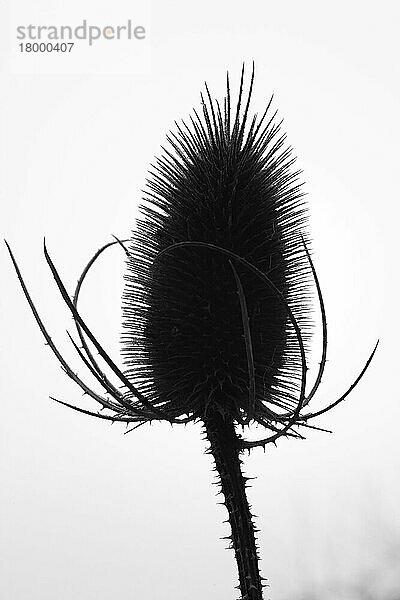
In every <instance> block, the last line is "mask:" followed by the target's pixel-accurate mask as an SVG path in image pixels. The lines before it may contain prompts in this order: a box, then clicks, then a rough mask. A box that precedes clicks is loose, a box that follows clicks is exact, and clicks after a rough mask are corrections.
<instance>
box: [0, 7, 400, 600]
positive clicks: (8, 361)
mask: <svg viewBox="0 0 400 600" xmlns="http://www.w3.org/2000/svg"><path fill="white" fill-rule="evenodd" d="M7 5H8V6H7ZM68 5H69V6H68V7H65V6H62V5H61V3H60V2H54V1H52V2H50V0H37V1H36V2H34V3H30V5H29V3H28V1H27V0H13V7H11V4H9V3H6V4H4V3H2V7H1V9H0V11H1V14H0V22H1V40H0V44H1V45H0V49H1V55H0V67H1V79H0V98H1V107H0V173H1V178H0V181H1V184H0V203H1V207H0V209H1V218H0V229H1V237H6V238H7V240H8V241H9V243H10V244H11V245H12V247H13V249H14V251H15V254H16V256H17V259H18V260H19V262H20V266H21V268H22V269H23V273H24V274H25V276H26V281H27V283H28V284H29V287H30V290H31V292H32V295H33V297H34V298H35V300H36V301H37V304H38V307H40V311H41V313H42V314H43V317H45V320H46V323H47V324H48V326H49V329H50V331H51V333H52V335H53V337H54V339H55V340H56V341H57V343H59V344H60V346H61V347H62V348H63V349H65V353H66V355H67V357H68V358H69V359H71V362H73V363H74V364H75V365H76V367H75V368H76V370H77V371H79V373H80V374H84V370H83V365H81V363H80V361H79V358H77V357H76V356H75V355H74V351H73V349H71V348H70V344H69V342H68V339H67V336H66V334H65V329H66V328H67V327H68V328H71V327H72V321H71V318H70V317H69V316H68V314H67V312H66V310H65V309H64V306H63V305H62V301H61V299H60V297H59V295H58V293H57V291H56V289H55V285H54V282H53V279H52V277H51V274H50V273H49V271H48V269H47V268H46V265H45V261H44V258H43V255H42V238H43V236H44V235H46V238H47V242H48V247H49V250H50V251H51V253H52V256H53V258H54V260H55V262H56V265H57V266H58V267H59V268H60V271H61V273H62V274H63V276H64V277H65V282H66V284H67V287H68V289H69V290H71V291H72V289H73V286H74V284H75V282H76V278H77V276H78V274H79V273H80V271H81V270H82V268H83V266H84V265H85V263H86V262H87V260H88V259H89V258H90V256H91V254H92V253H93V252H94V251H95V250H96V249H97V248H98V247H100V246H101V245H102V244H103V243H105V242H107V241H109V240H110V236H111V234H116V235H119V236H121V237H129V235H130V231H131V229H132V228H133V227H134V226H135V218H136V216H137V207H138V204H139V202H140V199H141V195H142V193H141V189H142V188H143V187H144V185H145V179H146V174H147V170H148V168H149V166H150V163H151V162H152V161H153V158H154V156H155V155H160V153H161V150H160V146H161V145H162V144H164V142H165V135H166V133H167V131H168V130H169V129H170V128H171V127H173V122H174V120H175V119H179V118H183V117H187V115H188V114H189V113H190V111H191V109H192V107H196V108H198V107H199V105H200V97H199V93H200V91H201V90H202V89H203V83H204V81H205V80H207V82H208V83H209V85H210V87H211V89H212V90H213V93H214V95H215V96H216V97H218V98H221V97H222V96H223V93H224V83H225V73H226V70H227V69H229V71H230V73H231V77H232V87H233V89H234V90H236V89H237V84H238V79H239V74H240V69H241V64H242V61H245V62H246V65H247V69H248V72H249V71H250V67H251V61H252V60H253V59H254V60H255V63H256V82H255V91H254V98H253V110H254V111H256V112H259V113H261V112H262V111H263V110H264V108H265V106H266V103H267V101H268V99H269V97H270V95H271V93H274V94H275V96H274V108H277V109H278V111H279V116H280V117H283V118H284V125H283V127H284V129H285V130H286V132H287V134H288V142H289V143H290V144H291V145H292V146H293V147H294V150H295V154H296V155H297V157H298V167H299V168H301V169H303V177H304V180H305V182H306V186H305V189H306V191H307V192H308V202H309V206H310V214H311V219H310V234H311V238H312V240H313V244H312V247H313V252H314V254H313V256H314V261H315V266H316V268H317V270H318V273H319V277H320V282H321V286H322V289H323V293H324V297H325V303H326V309H327V313H328V329H329V345H328V359H329V362H328V365H327V369H326V376H325V377H324V379H323V385H322V386H321V388H320V392H319V394H318V397H317V398H315V403H314V406H315V407H322V406H324V405H325V404H326V403H328V402H329V401H331V400H334V399H335V398H336V397H338V396H339V395H340V394H341V393H342V392H343V391H344V390H345V389H346V388H347V387H348V386H349V384H350V383H351V382H352V380H353V379H354V378H355V377H356V376H357V374H358V372H359V371H360V369H361V368H362V366H363V364H364V363H365V361H366V359H367V357H368V355H369V354H370V352H371V350H372V348H373V346H374V344H375V342H376V339H377V338H378V337H379V338H380V339H381V344H380V346H379V349H378V352H377V354H376V357H375V359H374V361H373V364H372V365H371V367H370V369H369V370H368V372H367V374H366V375H365V377H364V379H363V380H362V382H361V383H360V384H359V386H358V387H357V388H356V390H355V391H354V393H353V394H352V395H351V397H350V398H349V399H348V401H346V403H345V404H343V405H342V406H339V407H338V408H337V409H336V410H335V411H334V412H332V413H329V414H328V415H326V416H324V418H322V417H321V420H320V422H319V424H320V425H321V426H326V427H328V428H330V429H333V431H334V434H333V435H329V434H322V433H319V432H312V431H310V432H309V434H308V436H307V440H306V441H302V442H299V441H294V442H293V441H288V440H281V441H280V442H279V443H278V448H277V449H275V448H274V447H272V448H268V449H267V451H266V452H265V454H264V453H263V452H262V450H255V451H254V453H252V455H251V456H250V457H249V458H248V457H247V456H246V458H245V462H244V468H245V471H246V473H247V474H248V475H250V476H257V479H256V480H255V481H253V482H252V483H253V487H252V488H251V489H250V490H249V497H250V502H251V503H252V505H253V512H254V513H255V514H256V515H257V519H256V523H257V527H258V528H259V529H261V532H260V534H259V543H260V552H261V557H262V562H261V566H262V574H263V575H264V577H267V578H268V579H269V583H270V588H269V592H268V593H267V594H266V597H269V596H270V597H271V599H272V600H289V599H290V600H296V599H299V598H301V593H303V592H304V591H307V590H308V592H307V593H308V594H309V595H308V596H307V600H310V598H311V592H310V590H313V589H316V590H320V589H321V588H320V586H325V587H326V586H328V585H331V586H332V585H333V586H336V590H337V589H338V586H339V584H340V585H342V584H343V585H345V587H346V585H347V588H348V587H349V586H350V585H353V586H357V585H362V584H367V586H368V585H369V586H370V588H373V586H375V587H374V589H376V590H379V591H377V592H374V594H375V595H373V597H374V600H377V599H378V598H382V600H386V598H390V600H393V598H394V596H389V595H387V596H386V595H385V590H386V589H387V591H388V594H389V592H391V591H393V590H394V589H397V593H400V581H399V579H397V582H396V581H395V566H394V565H396V561H397V564H398V561H399V559H400V518H399V514H398V509H397V507H398V506H399V503H400V484H399V476H398V473H399V455H400V453H399V450H400V442H399V433H398V420H399V417H400V408H399V400H400V398H399V391H398V371H399V365H398V362H399V361H398V358H399V352H398V340H399V334H400V330H399V320H398V298H399V283H398V279H399V268H398V264H399V258H400V256H399V249H398V237H399V233H398V230H399V225H398V223H399V220H398V219H399V210H398V202H399V200H398V140H399V124H400V119H399V114H400V111H399V100H400V86H399V76H398V56H399V47H398V46H399V42H398V40H399V35H398V31H399V24H400V9H399V6H398V4H396V3H395V2H385V1H384V2H379V3H374V2H367V3H365V2H355V1H353V2H343V1H341V0H339V1H338V2H335V3H333V2H332V3H321V2H316V1H313V2H311V1H302V2H295V1H294V0H290V1H287V2H281V3H278V2H270V1H269V0H267V1H258V0H257V1H250V2H246V3H243V2H236V1H230V2H228V1H227V0H223V1H221V2H210V1H209V0H203V2H202V3H190V2H184V1H183V0H170V1H168V2H161V0H159V1H155V0H154V1H153V2H152V3H151V10H150V3H149V2H146V3H144V0H140V2H137V3H132V2H125V1H124V0H114V2H112V3H109V2H99V1H96V2H95V1H94V0H86V1H82V0H80V1H79V2H78V1H77V0H74V1H71V2H69V3H68ZM84 19H86V20H87V21H90V22H92V23H94V24H96V23H100V24H102V25H107V24H108V23H111V24H113V23H115V24H124V23H125V22H126V21H127V20H128V19H131V20H132V22H134V23H135V24H138V25H139V24H140V25H142V24H144V25H145V27H146V39H144V40H141V41H138V40H130V41H127V40H120V41H117V40H113V41H107V40H99V41H98V42H97V45H96V44H95V43H94V44H93V45H92V46H91V48H87V47H83V43H82V44H81V45H79V44H77V45H76V47H75V48H74V49H73V51H72V52H71V53H70V54H71V55H70V56H69V55H67V54H63V55H59V56H56V55H53V57H51V59H50V58H49V57H48V56H47V55H45V54H43V55H42V56H40V55H35V56H33V55H30V56H28V54H29V53H28V54H26V55H23V53H21V52H20V50H19V49H18V43H19V40H17V39H16V35H15V27H16V26H17V25H24V24H28V23H38V24H46V23H58V24H60V23H65V24H67V25H68V24H71V25H77V24H79V23H81V22H82V21H83V20H84ZM118 44H120V46H118ZM140 44H142V45H141V46H140ZM18 53H19V54H18ZM85 69H87V72H85ZM0 270H1V281H2V291H1V295H0V319H1V338H0V340H1V341H0V368H1V381H0V386H1V401H2V416H1V420H0V430H1V431H0V433H1V440H0V444H1V456H0V468H1V481H2V486H1V492H0V527H1V536H0V555H1V561H0V571H1V577H0V581H1V583H0V596H1V597H2V598H4V600H26V599H27V598H29V599H31V600H39V599H40V600H50V599H54V598H57V600H83V599H84V600H95V599H96V600H111V598H115V597H118V596H122V595H123V596H124V597H127V598H141V599H143V600H156V599H157V600H158V599H159V598H166V599H169V598H171V599H172V598H173V599H174V600H184V599H185V600H186V599H187V598H188V597H191V598H193V599H194V600H200V599H201V598H205V597H207V598H209V599H210V600H212V599H214V598H215V599H216V600H225V599H226V600H231V599H232V598H233V597H235V596H234V593H235V592H234V591H233V586H234V585H237V576H236V566H235V563H234V556H233V553H232V552H231V551H226V550H224V548H225V545H226V542H225V541H223V540H219V538H220V537H222V536H224V535H228V533H229V532H228V528H227V527H228V526H227V525H226V524H223V523H222V521H224V520H225V519H226V518H227V514H226V513H225V509H224V507H221V506H218V505H217V502H219V501H220V499H221V497H219V498H217V497H215V496H214V494H215V492H216V487H215V486H212V485H211V483H212V481H214V478H213V474H212V473H211V466H212V465H211V459H210V456H209V455H207V456H206V455H204V450H205V449H206V444H205V442H204V441H203V440H202V435H201V427H200V426H199V425H195V426H193V425H189V426H188V427H186V428H178V427H174V428H171V426H167V425H166V424H162V425H152V426H151V427H149V426H144V427H141V428H139V429H138V430H137V431H135V432H132V433H130V434H129V435H126V436H124V435H122V432H123V428H121V427H120V426H118V425H117V424H115V425H113V426H110V425H109V424H108V423H106V422H103V421H97V420H94V419H90V418H89V417H86V416H84V415H78V414H76V413H73V412H72V411H68V410H67V409H65V408H64V407H62V406H59V405H56V404H54V403H52V402H51V401H50V400H49V399H48V396H49V394H52V395H54V396H55V397H57V398H60V399H63V400H65V401H69V402H72V403H77V404H79V405H81V406H85V407H88V408H91V409H93V408H94V406H93V405H91V404H90V403H88V402H87V401H86V400H84V399H83V398H82V397H81V393H80V391H79V389H78V388H76V387H75V386H74V385H73V384H72V383H70V382H69V381H68V380H67V378H66V377H65V375H64V374H63V373H62V371H61V370H60V368H59V365H58V364H57V362H56V360H55V358H54V357H53V356H52V355H51V354H50V351H49V349H48V348H46V347H45V346H44V343H43V340H42V338H41V335H40V332H39V330H38V328H37V326H36V325H35V323H34V321H33V318H32V315H31V314H30V312H29V309H28V307H27V305H26V302H25V300H24V298H23V296H22V294H21V291H20V289H19V287H18V283H17V281H16V277H15V274H14V272H13V270H12V267H11V264H10V261H9V258H8V255H7V253H6V250H5V247H4V248H3V249H2V250H1V249H0ZM123 272H124V261H123V255H122V252H120V250H119V249H118V248H115V247H114V248H113V249H111V250H110V251H109V254H108V255H107V256H104V257H103V258H102V259H101V263H100V262H99V264H98V265H97V266H96V268H94V269H93V272H92V273H91V276H90V277H89V278H88V281H87V287H86V288H85V290H84V292H83V294H82V310H83V312H84V314H85V315H87V317H88V320H89V322H90V324H91V325H92V326H93V328H94V329H95V331H96V333H98V335H99V337H100V339H101V340H102V342H104V344H105V345H106V346H107V348H109V349H110V352H113V356H115V357H116V359H117V358H118V356H119V355H118V352H119V346H118V340H119V335H120V331H121V327H120V321H121V311H120V294H121V291H122V285H123V280H122V277H123ZM317 316H318V313H317ZM313 348H314V352H313V355H312V363H311V365H310V366H311V367H312V371H311V373H315V369H316V367H317V366H318V360H319V352H320V336H319V334H318V327H317V333H316V335H315V345H314V346H313ZM396 585H397V588H396ZM336 597H339V593H338V592H337V593H336ZM340 597H342V598H347V596H345V595H342V596H340ZM350 597H351V598H355V597H356V596H355V592H353V595H352V596H350Z"/></svg>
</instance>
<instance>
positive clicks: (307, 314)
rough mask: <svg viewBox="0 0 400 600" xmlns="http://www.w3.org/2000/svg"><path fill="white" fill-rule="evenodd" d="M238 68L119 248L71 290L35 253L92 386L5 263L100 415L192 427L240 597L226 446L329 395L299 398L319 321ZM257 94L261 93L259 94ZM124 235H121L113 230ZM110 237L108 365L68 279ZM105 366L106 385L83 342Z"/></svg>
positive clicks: (296, 223)
mask: <svg viewBox="0 0 400 600" xmlns="http://www.w3.org/2000/svg"><path fill="white" fill-rule="evenodd" d="M253 83H254V66H253V71H252V75H251V81H250V86H249V90H248V92H247V94H245V92H244V69H242V74H241V80H240V88H239V93H238V98H237V101H236V103H235V104H234V105H232V96H231V91H230V83H229V77H227V82H226V86H227V89H226V96H225V98H224V100H223V104H220V103H219V102H218V100H213V99H212V97H211V94H210V92H209V89H208V87H207V85H206V86H205V95H204V96H203V95H202V96H201V101H202V115H199V114H198V113H197V112H196V110H194V114H193V116H191V117H190V123H187V122H185V121H182V122H181V123H176V129H175V131H174V132H170V134H169V135H168V137H167V139H168V143H169V147H168V148H164V149H163V150H164V154H163V156H162V158H160V159H157V160H156V163H155V164H154V165H153V167H152V171H151V172H150V178H149V180H148V185H147V190H146V197H145V200H146V204H145V205H143V206H142V207H141V212H142V216H143V218H142V219H141V220H139V221H138V224H137V229H136V231H135V232H134V233H133V236H132V239H131V243H130V246H129V249H128V248H127V247H126V246H125V245H124V242H122V241H120V240H117V239H116V240H115V241H113V242H111V243H109V244H106V245H105V246H103V247H102V248H101V249H100V250H99V251H98V252H97V253H96V254H95V255H94V257H93V258H92V259H91V260H90V262H89V263H88V265H87V266H86V267H85V269H84V271H83V273H82V275H81V277H80V278H79V281H78V285H77V288H76V290H75V293H74V295H73V296H72V297H70V296H69V294H68V292H67V291H66V289H65V287H64V284H63V282H62V280H61V278H60V275H59V273H58V271H57V269H56V267H55V265H54V263H53V261H52V259H51V258H50V255H49V253H48V251H47V249H46V246H45V249H44V252H45V257H46V260H47V263H48V265H49V267H50V269H51V271H52V274H53V276H54V279H55V281H56V284H57V286H58V288H59V290H60V293H61V295H62V297H63V299H64V301H65V303H66V305H67V306H68V308H69V309H70V311H71V313H72V316H73V318H74V321H75V325H76V328H77V333H78V336H79V339H80V342H79V343H80V345H79V344H78V343H77V342H76V341H75V340H74V339H73V338H72V336H70V339H71V341H72V343H73V344H74V346H75V348H76V351H77V352H78V354H79V356H80V358H81V359H82V361H83V362H84V364H85V366H86V367H87V369H88V370H89V371H90V373H91V374H92V375H93V376H94V377H95V378H96V380H97V381H98V383H99V384H100V385H101V386H102V387H103V389H104V391H105V394H103V395H101V394H99V393H98V392H96V391H94V390H92V389H91V388H90V387H89V386H88V385H87V384H86V383H85V382H84V381H83V380H82V379H81V378H80V377H78V376H77V375H76V374H75V372H74V370H73V369H72V368H71V367H70V366H69V365H68V364H67V362H66V361H65V360H64V358H63V356H62V355H61V353H60V352H59V350H58V349H57V348H56V346H55V345H54V343H53V341H52V339H51V337H50V336H49V334H48V333H47V330H46V328H45V326H44V324H43V322H42V321H41V319H40V317H39V314H38V312H37V310H36V308H35V305H34V304H33V302H32V300H31V297H30V295H29V292H28V290H27V288H26V285H25V283H24V280H23V278H22V276H21V273H20V270H19V268H18V265H17V263H16V261H15V259H14V256H13V254H12V252H11V250H10V249H9V250H10V254H11V258H12V260H13V263H14V266H15V269H16V272H17V274H18V277H19V280H20V283H21V285H22V288H23V290H24V293H25V296H26V298H27V300H28V302H29V304H30V306H31V309H32V311H33V314H34V316H35V318H36V320H37V322H38V324H39V327H40V329H41V331H42V332H43V334H44V336H45V338H46V341H47V343H48V344H49V346H50V347H51V349H52V350H53V352H54V353H55V355H56V357H57V358H58V360H59V361H60V363H61V365H62V366H63V368H64V370H65V372H66V373H67V375H68V376H69V377H71V378H72V379H73V380H74V381H75V382H76V383H77V384H78V385H79V386H80V387H81V388H82V389H83V390H84V392H85V393H86V394H88V395H89V396H90V397H91V398H93V399H94V400H96V401H97V402H98V403H99V404H100V405H101V407H102V409H106V412H101V413H95V412H92V411H89V410H86V409H84V408H81V407H77V406H74V405H72V404H69V403H66V402H61V401H58V400H57V401H58V402H61V404H65V405H66V406H69V407H71V408H73V409H74V410H77V411H79V412H82V413H86V414H90V415H93V416H95V417H98V418H101V419H107V420H112V421H119V422H125V423H127V424H129V423H133V424H136V426H138V425H140V424H143V423H146V422H148V421H151V420H155V419H157V420H166V421H169V422H171V423H188V422H190V421H195V420H200V421H202V422H203V423H204V427H205V432H206V435H207V437H208V439H209V441H210V452H211V453H212V454H213V456H214V459H215V464H216V470H217V472H218V474H219V477H220V480H219V481H220V484H221V489H222V492H223V493H224V496H225V503H226V506H227V509H228V512H229V521H230V524H231V528H232V537H231V540H232V547H233V548H234V550H235V554H236V560H237V563H238V571H239V584H240V585H239V587H240V590H241V593H242V598H243V599H245V598H247V599H251V600H255V599H259V598H261V597H262V578H261V577H260V574H259V570H258V555H257V549H256V544H255V538H254V526H253V523H252V518H251V514H250V510H249V506H248V504H247V499H246V495H245V478H244V477H243V475H242V473H241V469H240V463H241V461H240V459H239V455H240V452H242V451H243V450H245V449H248V450H250V449H251V448H253V447H256V446H263V447H264V448H265V445H266V444H267V443H269V442H275V441H276V440H277V439H278V438H279V437H281V436H294V437H303V436H302V434H301V430H300V429H299V428H302V427H312V426H311V425H310V424H309V422H310V420H311V419H313V418H315V417H317V416H319V415H321V414H322V413H324V412H326V411H328V410H330V409H331V408H333V407H334V406H335V405H337V404H338V403H339V402H341V401H342V400H344V399H345V398H346V397H347V396H348V394H349V393H350V392H351V390H352V389H353V388H354V387H355V385H356V384H357V383H358V381H359V380H360V379H361V377H362V376H363V374H364V373H365V371H366V369H367V367H368V365H369V364H370V362H371V360H372V357H373V355H374V353H375V350H376V346H375V348H374V350H373V352H372V353H371V355H370V357H369V358H368V360H367V363H366V364H365V366H364V368H363V369H362V371H361V373H360V374H359V375H358V377H357V378H356V379H355V381H354V383H353V384H352V385H351V386H350V387H349V389H348V390H347V391H346V392H345V393H344V394H343V395H342V396H341V397H340V398H338V399H337V400H335V401H334V402H331V403H330V404H329V405H328V406H326V407H325V408H323V409H321V410H318V411H316V412H309V411H307V410H306V407H307V405H308V404H309V402H310V401H311V399H312V398H313V397H314V395H315V393H316V392H317V390H318V388H319V385H320V383H321V379H322V375H323V372H324V368H325V364H326V353H327V323H326V315H325V308H324V302H323V297H322V293H321V289H320V285H319V281H318V277H317V274H316V272H315V269H314V265H313V262H312V259H311V256H310V252H309V240H308V233H307V230H306V226H307V207H306V204H305V199H304V194H303V192H302V187H301V183H300V182H299V177H298V176H299V171H298V170H294V168H293V166H294V161H295V159H294V158H293V156H292V152H291V148H290V147H288V146H287V145H286V142H285V135H284V134H282V132H281V123H280V122H277V121H276V113H274V114H272V115H270V106H271V101H270V102H269V103H268V106H267V108H266V109H265V111H264V113H263V114H262V115H261V117H258V116H257V115H254V116H253V117H250V113H249V109H250V100H251V96H252V90H253ZM271 100H272V99H271ZM124 241H125V240H124ZM117 243H119V244H120V245H121V246H122V247H123V248H124V250H125V252H126V255H127V269H128V272H127V275H126V285H125V290H124V294H123V313H124V321H123V328H124V332H123V340H122V347H123V354H124V358H125V368H124V369H122V368H120V367H118V366H117V365H116V364H115V363H114V361H113V360H112V359H111V358H110V356H109V354H108V353H107V352H106V350H104V348H103V347H102V346H101V345H100V343H99V342H98V340H97V338H96V336H95V335H94V333H93V332H92V331H91V330H90V329H89V327H88V326H87V325H86V323H85V320H84V319H83V317H82V316H81V314H80V312H79V309H78V299H79V293H80V289H81V286H82V284H83V282H84V279H85V277H86V274H87V272H88V271H89V269H90V268H91V266H92V264H93V263H94V262H95V260H97V258H98V256H99V255H100V254H101V253H102V252H103V251H104V250H105V249H106V248H108V247H109V246H111V245H113V244H117ZM313 285H314V286H315V289H316V293H317V296H318V299H319V306H320V312H321V319H322V332H323V343H322V354H321V360H320V367H319V371H318V374H317V377H316V380H315V381H314V382H313V384H312V385H311V389H310V390H309V391H308V392H306V385H307V349H308V346H309V342H310V337H311V336H310V333H311V325H312V319H311V307H312V302H311V293H312V286H313ZM91 347H94V348H95V349H96V351H97V352H98V353H99V355H100V357H101V359H102V360H103V361H104V362H105V363H106V364H107V365H108V367H109V368H110V370H111V371H112V373H113V374H114V376H116V377H117V380H118V386H117V384H116V383H113V382H112V381H111V378H110V377H109V376H108V375H107V374H106V373H105V372H104V370H103V367H102V366H100V364H99V362H98V360H97V359H96V358H95V357H94V353H93V352H92V350H91ZM251 423H258V424H260V425H262V426H263V427H265V429H266V430H267V431H268V435H266V437H264V438H262V439H259V440H255V441H250V440H245V439H244V438H243V437H242V435H241V434H238V433H237V431H236V428H237V426H241V427H242V428H243V431H244V427H245V426H247V425H250V424H251Z"/></svg>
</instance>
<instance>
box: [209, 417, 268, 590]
mask: <svg viewBox="0 0 400 600" xmlns="http://www.w3.org/2000/svg"><path fill="white" fill-rule="evenodd" d="M203 421H204V425H205V429H206V435H207V438H208V440H209V442H210V449H209V453H210V454H212V455H213V457H214V460H215V467H216V469H215V470H216V471H217V473H218V475H219V479H220V481H219V483H220V485H221V491H222V493H223V495H224V498H225V502H223V504H224V505H225V506H226V508H227V510H228V513H229V523H230V525H231V530H232V536H231V537H230V538H229V539H231V542H232V544H231V548H233V550H234V551H235V557H236V563H237V567H238V573H239V586H238V587H239V589H240V591H241V599H242V600H262V598H263V594H262V588H263V585H262V582H261V580H262V577H261V576H260V570H259V566H258V561H259V557H258V553H257V545H256V539H255V529H254V523H253V521H252V515H251V512H250V506H249V503H248V501H247V497H246V477H244V476H243V473H242V471H241V468H240V465H241V463H242V461H241V460H240V458H239V445H238V442H239V439H240V438H238V436H237V434H236V431H235V427H234V424H233V422H232V419H230V417H229V416H227V417H226V419H224V417H223V416H222V415H221V413H220V412H219V411H218V410H217V409H213V408H211V407H210V408H209V410H208V411H207V415H203Z"/></svg>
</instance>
